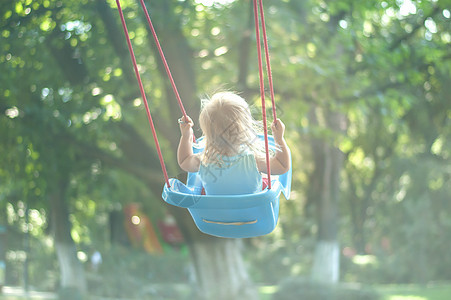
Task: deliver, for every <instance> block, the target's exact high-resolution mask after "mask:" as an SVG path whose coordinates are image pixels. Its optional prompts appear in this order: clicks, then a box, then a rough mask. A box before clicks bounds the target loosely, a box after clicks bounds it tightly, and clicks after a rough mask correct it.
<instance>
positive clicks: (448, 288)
mask: <svg viewBox="0 0 451 300" xmlns="http://www.w3.org/2000/svg"><path fill="white" fill-rule="evenodd" d="M374 288H375V289H376V290H378V291H379V292H380V293H381V295H382V299H381V300H449V299H450V298H451V284H447V285H445V284H442V285H425V286H421V285H378V286H375V287H374ZM276 291H277V286H263V287H260V289H259V292H260V299H261V300H270V299H271V298H272V294H273V293H275V292H276ZM42 299H54V298H46V297H41V296H36V297H33V296H31V297H28V298H27V297H21V296H9V295H0V300H42Z"/></svg>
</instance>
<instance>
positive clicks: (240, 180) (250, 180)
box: [199, 151, 262, 195]
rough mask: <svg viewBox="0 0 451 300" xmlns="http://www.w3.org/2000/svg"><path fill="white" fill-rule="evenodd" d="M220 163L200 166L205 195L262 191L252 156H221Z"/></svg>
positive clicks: (249, 154) (259, 176)
mask: <svg viewBox="0 0 451 300" xmlns="http://www.w3.org/2000/svg"><path fill="white" fill-rule="evenodd" d="M219 162H220V163H212V164H208V165H204V164H201V165H200V169H199V175H200V178H201V181H202V185H203V187H204V188H205V193H206V194H207V195H240V194H253V193H255V192H259V191H261V189H262V176H261V174H260V172H259V171H258V169H257V163H256V162H255V157H254V154H253V153H251V152H248V151H246V152H243V153H241V154H238V155H236V156H221V158H220V159H219Z"/></svg>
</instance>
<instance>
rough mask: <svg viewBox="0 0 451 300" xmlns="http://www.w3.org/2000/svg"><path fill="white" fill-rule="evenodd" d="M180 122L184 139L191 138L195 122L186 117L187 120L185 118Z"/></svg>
mask: <svg viewBox="0 0 451 300" xmlns="http://www.w3.org/2000/svg"><path fill="white" fill-rule="evenodd" d="M178 121H179V124H180V132H181V133H182V137H183V136H187V137H190V136H191V135H192V134H193V125H194V123H193V120H191V118H190V117H189V116H186V119H185V117H181V118H180V119H179V120H178Z"/></svg>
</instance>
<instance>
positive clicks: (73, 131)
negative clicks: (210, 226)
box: [0, 0, 451, 300]
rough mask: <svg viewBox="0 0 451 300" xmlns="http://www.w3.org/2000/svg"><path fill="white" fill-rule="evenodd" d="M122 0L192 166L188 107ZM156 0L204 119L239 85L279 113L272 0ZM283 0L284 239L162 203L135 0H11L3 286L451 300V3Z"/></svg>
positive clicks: (66, 291)
mask: <svg viewBox="0 0 451 300" xmlns="http://www.w3.org/2000/svg"><path fill="white" fill-rule="evenodd" d="M121 4H122V7H123V10H124V13H125V18H126V21H127V25H128V27H129V31H130V36H131V39H132V43H133V47H134V50H135V54H136V58H137V61H138V64H139V70H140V72H141V76H142V79H143V81H144V88H145V90H146V93H147V98H148V100H149V105H150V109H151V112H152V114H153V117H154V119H155V120H154V122H155V126H156V128H157V132H158V136H159V139H160V143H161V147H162V149H163V156H164V158H165V162H166V165H167V168H168V173H169V176H170V177H178V178H183V177H184V174H183V173H182V172H181V170H180V169H178V166H177V164H176V158H175V151H176V149H177V144H178V139H179V129H178V124H177V119H178V118H179V117H180V116H181V113H180V110H179V107H178V105H177V102H176V99H175V96H174V94H173V92H172V89H171V86H170V84H169V81H168V80H167V77H166V74H165V71H164V68H163V66H162V64H161V62H160V59H159V56H158V53H157V52H156V48H155V43H154V42H153V40H152V36H151V34H150V31H149V29H148V27H147V23H146V21H145V16H144V14H143V12H142V10H141V8H140V4H139V1H137V0H122V1H121ZM146 4H147V6H148V8H149V11H150V15H151V17H152V20H153V22H154V26H155V28H156V30H157V33H158V35H159V38H160V42H161V44H162V47H163V50H164V52H165V54H166V58H167V60H168V63H169V65H170V67H171V70H172V72H173V76H174V78H175V82H176V84H177V86H178V88H179V92H180V95H181V97H182V100H183V102H184V104H185V108H186V109H187V111H188V114H189V115H190V116H191V117H192V118H193V119H194V120H197V116H198V113H199V106H200V99H201V98H202V97H205V96H206V95H211V94H212V93H213V92H215V91H217V90H224V89H225V90H234V91H238V92H240V93H241V94H242V95H243V96H244V97H245V98H246V99H247V100H248V102H250V103H251V104H253V106H254V107H255V113H256V115H255V116H256V118H260V115H259V110H258V108H259V104H258V103H259V97H260V96H259V88H258V70H257V65H258V62H257V53H256V46H255V34H254V23H253V22H254V21H253V14H252V13H253V12H252V1H250V0H235V1H234V0H227V1H225V0H223V1H213V0H153V1H146ZM264 6H265V17H266V23H267V33H268V39H269V45H270V53H271V62H272V73H273V79H274V86H275V92H276V102H277V112H278V116H279V117H280V118H281V119H282V120H283V121H284V122H285V124H286V127H287V129H286V138H287V141H288V144H289V145H290V147H291V151H292V157H293V182H292V197H291V199H290V200H288V201H286V200H285V199H283V198H282V199H281V211H280V219H279V224H278V226H277V228H276V230H275V231H274V232H273V233H271V234H269V235H267V236H263V237H256V238H251V239H244V240H235V239H220V238H213V237H208V236H205V235H203V234H201V233H200V232H199V231H198V230H197V229H196V228H195V226H194V224H193V222H192V220H191V218H190V216H189V215H188V214H187V212H186V211H184V210H182V209H178V208H175V207H169V206H168V205H165V203H164V202H163V201H162V199H161V191H162V187H163V183H164V178H163V174H162V172H161V169H160V165H159V162H158V159H157V155H156V151H155V146H154V144H153V141H152V137H151V133H150V129H149V125H148V123H147V119H146V114H145V110H144V104H143V101H142V99H141V96H140V94H139V89H138V85H137V83H136V80H135V75H134V73H133V69H132V64H131V60H130V56H129V53H128V51H127V48H126V43H125V38H124V33H123V31H122V28H121V25H120V19H119V15H118V12H117V9H116V3H115V1H113V0H77V1H74V0H72V1H71V0H15V1H1V2H0V137H1V142H0V285H1V286H2V287H3V294H4V295H3V296H1V295H0V299H7V300H17V299H26V298H24V297H22V296H21V292H18V293H16V294H14V293H13V291H17V290H19V291H25V292H26V291H29V294H28V297H29V298H28V299H38V298H34V296H33V295H34V294H33V293H35V292H36V291H38V292H42V293H44V292H45V293H46V294H45V295H47V296H45V297H48V298H49V299H50V298H52V297H53V298H52V299H56V297H59V299H68V300H70V299H193V298H196V299H243V298H248V299H258V298H261V299H308V300H316V299H343V300H353V299H356V300H357V299H358V300H365V299H386V300H395V299H396V300H441V299H443V300H444V299H450V297H451V251H450V248H451V247H450V246H451V242H450V241H451V201H450V195H451V184H450V183H451V157H450V149H451V123H450V117H451V74H450V73H451V71H450V70H451V47H450V45H451V22H450V18H451V1H450V0H433V1H426V0H385V1H379V0H377V1H376V0H368V1H355V0H334V1H330V0H302V1H301V0H265V1H264ZM268 99H269V97H268ZM267 106H268V107H269V106H270V105H269V103H268V105H267ZM269 115H271V114H269ZM196 123H197V122H196ZM195 133H196V135H197V136H199V135H200V131H199V128H198V127H196V128H195ZM42 295H44V294H41V297H44V296H42ZM36 297H37V296H36ZM41 299H42V298H41Z"/></svg>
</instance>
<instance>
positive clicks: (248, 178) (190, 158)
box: [177, 92, 289, 195]
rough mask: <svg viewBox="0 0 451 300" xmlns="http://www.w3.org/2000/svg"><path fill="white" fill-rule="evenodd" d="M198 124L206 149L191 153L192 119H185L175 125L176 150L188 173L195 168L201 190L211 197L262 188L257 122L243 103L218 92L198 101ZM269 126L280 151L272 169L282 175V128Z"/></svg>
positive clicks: (284, 168)
mask: <svg viewBox="0 0 451 300" xmlns="http://www.w3.org/2000/svg"><path fill="white" fill-rule="evenodd" d="M199 123H200V127H201V129H202V132H203V134H204V141H205V149H204V151H203V152H202V153H201V154H199V155H197V154H193V151H192V140H193V139H192V134H193V132H192V126H193V122H192V120H191V119H190V118H189V117H188V120H185V119H184V120H183V121H182V122H181V124H180V130H181V133H182V136H181V138H180V143H179V148H178V152H177V159H178V162H179V165H180V167H181V168H182V169H183V170H185V171H188V172H197V171H200V173H199V174H200V177H201V180H202V183H203V185H204V188H205V191H206V193H207V194H210V195H215V194H216V195H221V194H250V193H255V192H257V191H259V190H261V188H262V177H261V174H260V172H265V171H266V167H265V158H264V147H263V146H262V143H260V139H259V138H258V136H257V132H258V128H259V127H260V128H261V125H260V124H259V122H257V121H255V120H254V119H253V118H252V115H251V112H250V109H249V106H248V104H247V103H246V101H245V100H244V99H243V98H241V97H240V96H238V95H236V94H234V93H230V92H224V93H217V94H215V95H214V96H213V97H212V98H211V100H208V101H205V102H204V103H203V107H202V111H201V113H200V116H199ZM272 129H273V133H274V138H275V142H276V143H277V144H278V147H279V148H280V151H276V152H277V153H276V155H275V157H273V158H272V159H271V161H270V165H271V168H273V167H274V171H275V172H274V173H273V171H271V173H272V174H282V173H285V172H286V171H287V170H288V169H289V156H288V151H287V149H288V147H287V146H286V143H285V140H284V139H283V133H284V129H285V126H284V125H283V123H282V122H281V121H280V120H276V122H275V123H273V126H272ZM275 133H277V136H276V134H275ZM279 152H280V153H279Z"/></svg>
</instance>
